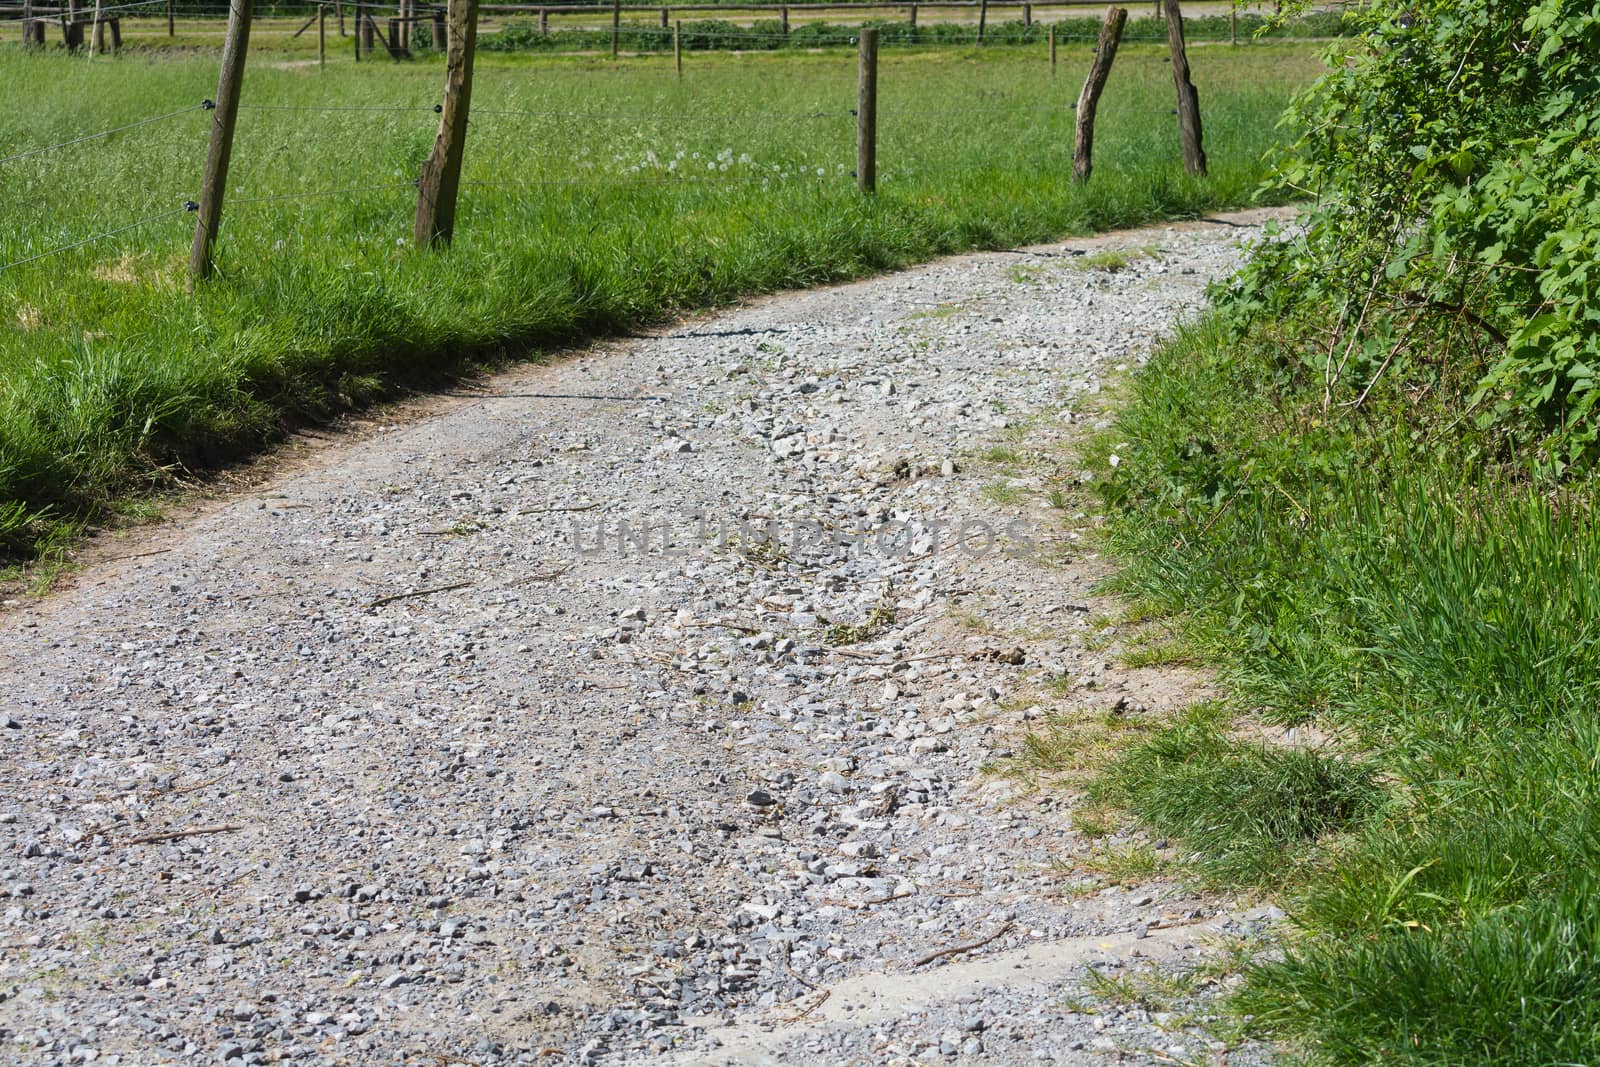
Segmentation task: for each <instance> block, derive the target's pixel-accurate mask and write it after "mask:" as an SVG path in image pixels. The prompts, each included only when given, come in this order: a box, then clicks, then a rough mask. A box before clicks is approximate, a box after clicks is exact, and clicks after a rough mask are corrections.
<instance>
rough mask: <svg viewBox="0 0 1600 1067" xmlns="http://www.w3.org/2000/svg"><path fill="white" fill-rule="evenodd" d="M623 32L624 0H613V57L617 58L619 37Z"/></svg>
mask: <svg viewBox="0 0 1600 1067" xmlns="http://www.w3.org/2000/svg"><path fill="white" fill-rule="evenodd" d="M621 32H622V0H611V58H612V59H616V58H617V37H618V35H619V34H620V33H621Z"/></svg>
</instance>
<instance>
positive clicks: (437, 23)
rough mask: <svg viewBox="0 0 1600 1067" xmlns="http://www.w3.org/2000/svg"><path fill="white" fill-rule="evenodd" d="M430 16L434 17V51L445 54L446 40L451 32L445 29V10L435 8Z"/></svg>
mask: <svg viewBox="0 0 1600 1067" xmlns="http://www.w3.org/2000/svg"><path fill="white" fill-rule="evenodd" d="M430 14H432V15H433V50H434V51H435V52H443V51H444V39H445V37H446V36H447V35H448V34H449V32H450V31H449V30H447V29H445V28H444V8H442V7H435V8H434V9H433V10H432V12H430Z"/></svg>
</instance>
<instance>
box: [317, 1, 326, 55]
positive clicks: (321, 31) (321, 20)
mask: <svg viewBox="0 0 1600 1067" xmlns="http://www.w3.org/2000/svg"><path fill="white" fill-rule="evenodd" d="M327 65H328V5H327V4H318V5H317V66H319V67H325V66H327Z"/></svg>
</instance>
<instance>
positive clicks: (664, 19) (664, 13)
mask: <svg viewBox="0 0 1600 1067" xmlns="http://www.w3.org/2000/svg"><path fill="white" fill-rule="evenodd" d="M671 23H672V12H671V10H670V9H668V8H662V9H661V28H662V29H666V28H667V27H668V26H669V25H670V24H671Z"/></svg>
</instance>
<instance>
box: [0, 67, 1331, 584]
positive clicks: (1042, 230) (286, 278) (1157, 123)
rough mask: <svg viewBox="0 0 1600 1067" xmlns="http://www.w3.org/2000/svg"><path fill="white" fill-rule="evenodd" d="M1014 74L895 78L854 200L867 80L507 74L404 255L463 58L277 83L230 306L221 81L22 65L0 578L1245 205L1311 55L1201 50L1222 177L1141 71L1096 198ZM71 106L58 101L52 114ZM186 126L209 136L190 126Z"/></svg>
mask: <svg viewBox="0 0 1600 1067" xmlns="http://www.w3.org/2000/svg"><path fill="white" fill-rule="evenodd" d="M1070 59H1071V61H1070V62H1064V63H1063V74H1062V76H1061V77H1060V78H1059V79H1057V80H1055V81H1052V80H1051V79H1050V78H1049V76H1048V70H1047V68H1046V67H1045V65H1044V64H1043V63H1042V62H1040V61H1039V60H1038V58H1037V57H1036V56H1029V55H1024V54H1022V53H1020V52H1018V51H1016V50H1010V49H1004V48H991V49H984V50H982V51H981V52H980V51H958V52H951V51H949V50H945V51H941V52H937V53H935V52H920V51H901V52H897V53H895V54H894V55H893V56H891V57H886V59H885V61H884V64H883V70H882V73H881V75H880V83H881V89H880V93H881V99H880V125H881V133H880V147H879V168H880V172H879V173H880V190H881V191H880V193H879V195H878V196H877V197H875V198H863V197H861V196H859V195H858V194H857V193H856V192H855V191H854V188H853V183H852V182H851V179H850V173H849V169H850V165H851V160H852V158H853V141H852V137H853V132H852V131H853V128H854V118H853V117H852V116H851V114H850V109H851V107H852V106H853V103H854V64H853V62H851V61H845V60H842V59H840V58H837V57H830V56H826V55H778V56H738V57H719V58H716V59H706V60H702V61H700V62H699V63H697V65H696V68H695V70H694V71H693V74H692V76H690V77H686V78H685V79H683V80H682V81H680V80H678V79H677V78H675V77H674V76H673V74H672V70H671V64H670V62H663V61H661V60H635V61H631V62H623V63H621V64H611V63H607V62H601V61H598V60H594V59H586V58H565V59H554V58H552V59H540V60H528V59H523V58H509V57H508V58H500V59H496V58H495V57H484V60H483V61H482V63H481V66H480V72H479V76H478V83H477V86H476V87H475V90H474V96H473V104H474V116H473V118H474V122H473V128H472V133H471V136H470V138H469V144H468V153H467V163H466V169H465V173H464V175H463V179H464V183H465V184H464V191H463V195H462V203H461V208H460V212H459V216H458V223H457V239H456V243H455V245H454V247H453V248H451V249H450V250H449V251H448V252H445V253H443V254H437V255H425V254H418V253H416V252H414V251H412V250H411V249H410V247H409V235H410V228H411V215H412V211H413V201H414V195H415V194H414V192H413V190H412V188H411V186H410V182H411V180H412V179H413V177H414V176H415V175H416V173H417V170H418V166H419V163H420V160H421V159H422V157H423V155H424V154H425V153H426V151H427V149H428V147H429V145H430V144H431V141H432V138H433V133H434V126H435V123H436V118H435V115H434V113H433V110H432V108H433V104H434V102H435V101H436V99H437V97H438V93H439V86H440V84H441V80H442V73H441V66H440V65H439V63H438V62H437V61H436V60H430V61H425V62H418V63H413V64H405V65H391V64H375V63H362V64H360V65H359V66H357V65H356V64H353V63H350V62H343V63H339V64H330V65H329V66H328V67H327V69H326V70H321V71H319V70H318V69H317V68H316V67H315V66H314V65H312V66H306V65H302V64H293V63H278V64H274V63H271V62H261V63H258V64H257V65H256V66H255V67H254V68H253V69H252V70H251V71H250V73H249V75H248V78H247V82H246V89H245V95H246V104H247V106H248V107H249V108H251V109H250V110H245V111H243V112H242V113H241V114H242V120H241V126H240V131H239V135H238V138H237V141H236V144H235V149H234V163H233V174H232V178H231V182H230V189H229V198H230V199H229V203H228V208H227V214H226V217H225V219H224V224H223V226H224V228H223V232H222V236H221V242H220V245H219V250H218V258H219V268H220V277H219V278H218V279H217V280H216V281H215V282H214V283H212V284H209V285H207V286H205V287H204V289H203V290H202V291H201V292H200V293H198V294H194V295H191V294H190V293H189V292H187V291H186V284H185V281H186V279H185V273H184V264H185V259H186V252H187V247H188V241H189V237H190V233H191V229H192V225H193V224H192V219H191V217H190V216H188V215H187V214H185V213H184V212H183V211H182V205H183V202H184V201H185V200H186V199H189V198H192V197H194V196H195V192H196V189H197V186H198V182H199V172H200V167H201V162H202V156H203V151H204V144H205V137H206V129H207V121H206V112H204V111H201V110H199V108H198V106H197V105H198V103H199V101H200V100H201V99H203V98H204V97H206V96H208V95H210V94H211V93H212V91H213V89H214V86H215V77H216V71H215V60H214V59H213V58H211V57H207V56H188V57H185V56H176V57H165V58H145V59H139V60H136V61H135V60H128V61H122V62H95V63H88V62H85V61H83V60H81V59H68V58H65V57H61V56H50V55H45V56H34V57H28V56H23V55H21V54H19V53H18V52H16V51H15V50H10V51H3V52H0V84H4V85H6V86H7V87H9V88H10V89H12V90H13V92H14V93H21V92H23V91H24V89H26V91H27V92H28V94H29V95H30V96H31V97H33V98H34V99H35V101H36V102H35V105H34V106H31V107H29V108H27V109H24V110H21V111H19V112H17V114H16V115H14V116H13V121H11V122H10V123H9V124H8V125H7V127H6V128H5V130H4V132H3V133H0V156H15V155H16V154H17V153H22V152H26V151H28V150H30V149H32V148H34V147H36V146H43V145H50V144H53V143H55V142H58V141H64V140H67V139H70V138H71V137H73V136H75V135H78V134H82V133H84V132H93V131H99V130H104V129H107V128H109V127H113V126H117V125H120V124H123V123H131V122H135V121H138V120H141V119H144V118H146V117H149V116H153V115H162V114H167V113H169V112H179V113H177V114H175V115H173V116H172V117H170V118H166V119H163V120H162V121H159V122H154V123H151V124H149V125H142V126H139V127H138V128H136V129H131V130H128V131H126V132H124V133H120V134H117V135H115V136H113V137H109V138H102V139H98V140H94V141H90V142H85V143H82V144H78V145H73V146H70V147H64V148H60V149H56V150H52V151H46V152H41V153H38V154H33V155H25V156H22V157H21V158H12V159H8V160H7V161H6V162H4V163H0V180H3V181H4V183H5V185H6V189H7V195H8V203H7V208H6V210H5V213H4V214H3V215H0V264H12V263H18V261H25V260H28V259H29V258H30V257H33V256H36V255H39V254H41V253H45V252H49V251H51V250H53V249H56V248H60V247H62V246H66V245H70V244H73V243H74V242H77V241H81V240H82V239H84V238H85V237H89V236H93V235H96V234H103V233H108V232H111V231H119V232H117V233H115V235H114V236H110V237H107V238H105V239H103V240H98V241H95V242H93V243H90V244H85V245H83V246H82V247H79V248H75V249H73V250H71V251H67V252H64V253H62V254H58V255H50V256H48V257H46V258H42V259H38V260H35V261H32V262H21V263H20V264H19V265H16V266H12V267H10V268H8V269H5V270H0V295H3V305H4V307H5V313H4V315H3V317H0V381H3V383H4V388H3V390H0V550H4V549H9V550H11V551H13V552H28V551H30V550H32V549H33V548H35V547H36V546H38V545H39V544H40V543H41V542H42V541H43V539H46V538H48V537H49V536H51V534H52V532H58V531H59V530H60V529H61V528H62V524H63V523H71V522H74V521H82V520H84V519H85V518H86V517H89V518H93V517H95V516H97V515H103V514H104V510H103V509H104V508H105V506H106V503H107V502H108V501H110V500H113V499H115V498H116V497H117V496H118V495H119V494H125V493H127V492H128V491H130V490H136V489H138V488H139V487H141V486H147V485H151V484H159V483H161V482H162V481H164V480H165V479H167V478H168V477H169V476H170V475H171V473H172V472H173V471H174V470H175V469H196V468H204V467H209V466H214V465H216V464H219V463H224V462H227V461H229V460H230V459H233V458H235V457H238V456H241V455H244V454H247V453H249V452H250V451H252V450H254V449H258V448H259V447H261V446H262V445H263V444H265V443H267V442H270V441H271V440H273V439H274V438H275V437H276V436H278V435H279V434H281V433H282V431H283V429H284V428H285V427H286V426H288V425H291V424H293V423H295V422H298V421H305V420H315V419H321V418H324V417H327V416H328V415H330V414H331V413H333V412H336V411H338V410H341V409H346V408H349V407H352V406H356V405H360V404H363V403H366V402H368V401H371V400H373V399H375V398H378V397H381V396H384V395H386V394H388V393H390V392H392V391H393V390H394V389H395V388H397V387H400V386H404V385H407V384H416V383H419V382H420V383H425V382H428V381H433V380H438V379H440V378H441V377H443V376H447V375H451V374H455V373H460V372H462V371H464V370H468V369H470V368H473V367H476V366H481V365H483V364H484V363H492V362H493V361H495V360H497V359H501V358H504V357H506V356H520V355H525V354H528V353H529V352H531V351H535V350H537V349H539V348H543V347H547V346H554V345H560V344H563V343H567V342H570V341H573V340H576V339H579V338H582V337H586V336H591V335H594V334H598V333H603V332H607V331H617V330H623V329H626V328H628V327H629V326H631V325H634V324H638V323H641V322H645V321H648V320H651V319H657V318H660V317H662V316H663V315H667V314H670V313H672V312H673V311H674V310H677V309H684V308H692V307H701V306H706V305H711V304H715V303H718V302H721V301H726V300H729V299H732V298H734V297H736V296H738V295H740V294H743V293H748V292H752V291H759V290H771V289H776V288H781V287H789V286H804V285H812V284H816V283H819V282H823V281H827V280H830V279H837V278H844V277H849V276H853V275H859V274H862V273H866V272H870V271H875V270H882V269H885V268H891V267H896V266H899V265H902V264H906V263H910V262H913V261H916V260H920V259H925V258H927V257H930V256H933V255H937V254H941V253H947V252H954V251H958V250H962V249H968V248H974V247H996V246H1008V245H1012V244H1015V243H1019V242H1025V241H1033V240H1041V239H1045V238H1048V237H1051V236H1054V235H1058V234H1062V233H1069V232H1083V231H1089V230H1096V229H1104V228H1107V227H1115V226H1124V225H1131V224H1135V223H1140V222H1144V221H1148V220H1151V219H1155V218H1162V217H1173V216H1192V215H1195V214H1199V213H1202V212H1205V211H1208V210H1212V209H1215V208H1221V207H1227V206H1233V205H1239V204H1243V203H1244V202H1246V201H1247V200H1248V199H1249V196H1250V192H1251V190H1252V189H1253V188H1254V186H1255V184H1256V182H1257V180H1258V179H1259V177H1260V174H1261V168H1262V166H1263V164H1262V162H1261V159H1262V154H1263V151H1264V150H1265V149H1266V148H1267V147H1268V146H1269V145H1270V144H1272V143H1273V142H1274V140H1275V138H1276V137H1277V132H1276V130H1275V122H1276V115H1277V113H1278V111H1279V110H1280V109H1281V107H1282V104H1283V101H1284V99H1285V97H1286V96H1287V94H1288V92H1289V91H1290V90H1291V89H1292V88H1293V87H1294V86H1296V85H1300V84H1303V83H1304V82H1305V81H1306V80H1307V79H1308V78H1309V77H1310V76H1312V75H1313V74H1314V72H1315V70H1316V69H1317V67H1318V62H1317V59H1316V57H1315V54H1314V53H1313V51H1312V50H1311V49H1309V48H1307V47H1306V46H1292V45H1263V46H1258V47H1253V48H1250V49H1241V50H1237V51H1235V50H1226V52H1224V51H1223V50H1214V51H1212V52H1206V53H1202V52H1200V51H1199V50H1197V52H1196V56H1195V61H1194V66H1195V78H1196V81H1197V82H1199V83H1200V84H1201V85H1203V86H1204V87H1205V91H1206V99H1207V102H1208V115H1207V137H1208V149H1209V151H1210V155H1211V160H1212V172H1211V176H1210V177H1209V178H1208V179H1205V180H1196V179H1192V178H1189V177H1187V176H1185V175H1184V174H1183V172H1182V170H1181V167H1180V166H1179V165H1178V162H1177V161H1178V150H1177V143H1176V141H1177V134H1176V129H1175V124H1174V123H1173V122H1172V121H1171V120H1170V117H1169V113H1170V111H1171V104H1170V97H1171V92H1172V89H1171V77H1170V73H1169V72H1168V70H1167V68H1166V67H1165V66H1164V65H1163V63H1162V58H1161V54H1160V52H1159V51H1158V50H1155V49H1140V48H1138V47H1133V48H1129V49H1128V50H1126V51H1125V52H1124V54H1123V55H1121V56H1119V58H1118V70H1117V74H1116V76H1115V77H1113V79H1112V83H1111V87H1110V89H1109V90H1108V92H1107V97H1106V100H1105V102H1104V103H1103V105H1102V118H1101V120H1100V127H1101V132H1100V134H1099V136H1098V138H1097V144H1096V149H1097V166H1096V171H1095V180H1094V181H1093V182H1092V183H1091V184H1089V185H1088V186H1075V185H1073V184H1072V183H1071V182H1070V181H1069V179H1068V175H1069V173H1070V151H1071V124H1072V112H1071V110H1070V108H1069V107H1068V104H1069V103H1070V101H1071V99H1072V97H1073V95H1074V93H1075V88H1074V86H1075V85H1076V84H1077V82H1078V79H1079V78H1080V77H1081V75H1082V73H1083V68H1084V67H1085V66H1086V63H1087V55H1086V53H1085V52H1083V51H1082V50H1080V51H1079V52H1078V53H1075V54H1073V55H1072V56H1071V57H1070ZM41 86H47V87H48V91H40V87H41ZM185 108H189V109H191V110H187V111H183V110H181V109H185Z"/></svg>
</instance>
